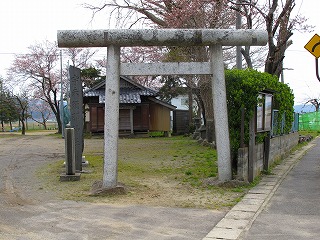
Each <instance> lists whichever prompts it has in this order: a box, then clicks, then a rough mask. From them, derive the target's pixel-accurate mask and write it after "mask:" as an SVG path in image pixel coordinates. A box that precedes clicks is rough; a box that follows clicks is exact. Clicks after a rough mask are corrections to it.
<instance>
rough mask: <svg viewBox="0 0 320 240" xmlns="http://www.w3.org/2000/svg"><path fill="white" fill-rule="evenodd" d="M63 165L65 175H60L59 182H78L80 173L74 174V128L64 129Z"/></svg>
mask: <svg viewBox="0 0 320 240" xmlns="http://www.w3.org/2000/svg"><path fill="white" fill-rule="evenodd" d="M64 139H65V159H66V161H65V165H66V173H65V174H61V175H60V181H62V182H64V181H79V180H80V173H76V161H75V159H76V147H75V130H74V128H66V129H65V138H64Z"/></svg>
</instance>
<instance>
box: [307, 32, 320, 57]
mask: <svg viewBox="0 0 320 240" xmlns="http://www.w3.org/2000/svg"><path fill="white" fill-rule="evenodd" d="M304 48H305V49H307V50H308V51H309V52H310V53H311V54H312V55H313V56H315V57H316V58H319V57H320V36H319V35H318V34H315V35H314V36H313V37H312V38H311V39H310V41H309V42H308V43H307V44H306V45H305V46H304Z"/></svg>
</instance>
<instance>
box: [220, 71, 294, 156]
mask: <svg viewBox="0 0 320 240" xmlns="http://www.w3.org/2000/svg"><path fill="white" fill-rule="evenodd" d="M225 75H226V86H227V87H226V88H227V104H228V118H229V129H230V141H231V152H232V155H233V158H235V157H236V155H237V151H238V148H239V147H240V127H241V109H242V108H244V109H245V124H244V126H245V138H244V142H245V144H248V142H249V121H250V119H251V118H252V117H253V116H254V112H255V108H256V106H257V104H258V95H259V92H262V91H263V90H272V91H274V93H273V96H274V97H273V109H277V110H279V116H280V117H279V119H278V121H279V122H280V121H282V116H283V113H284V114H285V119H284V120H285V129H284V132H285V133H288V132H289V131H290V129H291V127H292V122H293V104H294V96H293V93H292V90H291V89H290V88H289V86H288V85H286V84H283V83H281V82H279V81H278V78H277V77H275V76H272V75H270V74H268V73H263V72H258V71H256V70H253V69H246V70H238V69H234V70H226V72H225ZM258 137H259V136H258Z"/></svg>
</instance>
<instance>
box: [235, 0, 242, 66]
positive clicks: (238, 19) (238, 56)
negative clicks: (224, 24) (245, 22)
mask: <svg viewBox="0 0 320 240" xmlns="http://www.w3.org/2000/svg"><path fill="white" fill-rule="evenodd" d="M240 4H241V0H237V9H238V11H236V29H241V14H240V9H241V8H240ZM241 47H242V46H237V47H236V48H237V50H236V51H237V52H236V62H237V69H242V55H241Z"/></svg>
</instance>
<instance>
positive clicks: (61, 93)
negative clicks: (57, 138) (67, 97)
mask: <svg viewBox="0 0 320 240" xmlns="http://www.w3.org/2000/svg"><path fill="white" fill-rule="evenodd" d="M60 88H61V89H60V123H61V134H62V138H64V121H63V91H62V88H63V84H62V50H60Z"/></svg>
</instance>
